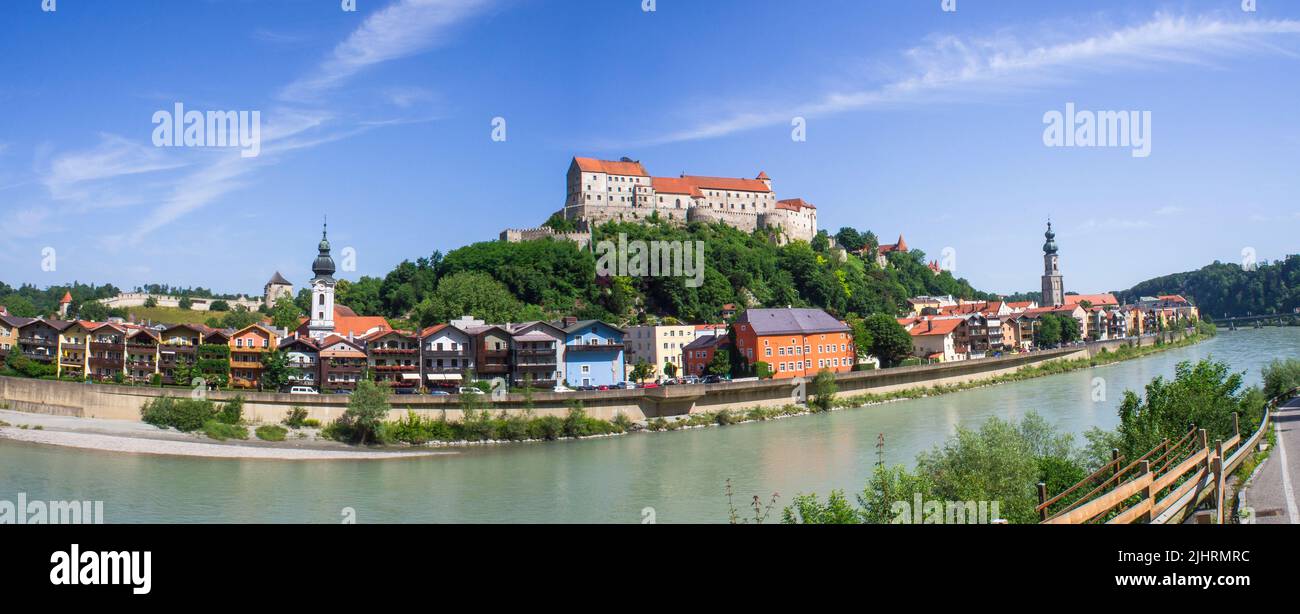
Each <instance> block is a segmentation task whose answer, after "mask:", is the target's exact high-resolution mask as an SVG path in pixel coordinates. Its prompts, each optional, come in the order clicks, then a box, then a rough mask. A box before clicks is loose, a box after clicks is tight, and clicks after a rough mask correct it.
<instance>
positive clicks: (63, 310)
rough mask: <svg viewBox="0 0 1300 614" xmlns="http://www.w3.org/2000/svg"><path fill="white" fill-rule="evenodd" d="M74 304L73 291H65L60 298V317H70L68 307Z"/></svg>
mask: <svg viewBox="0 0 1300 614" xmlns="http://www.w3.org/2000/svg"><path fill="white" fill-rule="evenodd" d="M71 306H72V293H71V292H64V293H63V298H61V299H59V317H60V318H66V317H68V307H71Z"/></svg>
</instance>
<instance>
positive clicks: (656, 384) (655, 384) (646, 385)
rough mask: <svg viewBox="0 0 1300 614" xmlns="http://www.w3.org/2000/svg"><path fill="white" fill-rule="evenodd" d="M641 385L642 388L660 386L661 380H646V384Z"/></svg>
mask: <svg viewBox="0 0 1300 614" xmlns="http://www.w3.org/2000/svg"><path fill="white" fill-rule="evenodd" d="M641 387H642V388H658V387H659V382H646V383H645V384H642V385H641Z"/></svg>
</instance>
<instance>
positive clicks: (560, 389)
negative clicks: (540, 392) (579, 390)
mask: <svg viewBox="0 0 1300 614" xmlns="http://www.w3.org/2000/svg"><path fill="white" fill-rule="evenodd" d="M551 392H573V389H572V388H570V387H568V386H565V385H564V384H559V385H557V386H556V387H555V388H554V389H552V390H551Z"/></svg>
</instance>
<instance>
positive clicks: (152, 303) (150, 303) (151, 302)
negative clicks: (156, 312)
mask: <svg viewBox="0 0 1300 614" xmlns="http://www.w3.org/2000/svg"><path fill="white" fill-rule="evenodd" d="M144 306H145V307H147V308H149V309H153V308H155V307H157V306H158V299H156V298H154V297H152V296H150V297H148V298H146V299H144Z"/></svg>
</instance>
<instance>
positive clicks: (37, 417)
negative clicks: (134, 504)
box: [0, 410, 456, 460]
mask: <svg viewBox="0 0 1300 614" xmlns="http://www.w3.org/2000/svg"><path fill="white" fill-rule="evenodd" d="M0 421H3V422H7V423H9V424H10V425H11V426H7V427H6V426H0V440H11V441H21V442H27V443H35V444H43V445H52V446H63V447H70V448H82V449H87V450H101V451H105V452H125V453H129V454H155V455H164V456H192V457H204V458H229V459H264V460H383V459H402V458H415V457H428V456H440V455H449V454H456V452H454V451H447V450H412V451H409V452H408V451H372V450H363V449H356V448H351V447H348V446H344V445H343V444H337V443H332V442H315V441H284V442H268V441H261V440H257V439H250V440H248V441H235V440H231V441H225V442H219V441H212V440H210V439H206V438H203V437H202V436H200V435H194V434H190V433H181V432H177V431H173V430H163V429H159V428H157V427H154V426H151V425H148V424H144V423H141V422H127V421H124V420H101V419H96V418H75V417H69V416H49V415H45V414H28V413H21V412H15V411H8V410H0ZM20 426H27V427H28V428H25V429H24V428H19V427H20ZM34 427H40V428H39V429H36V428H34Z"/></svg>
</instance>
